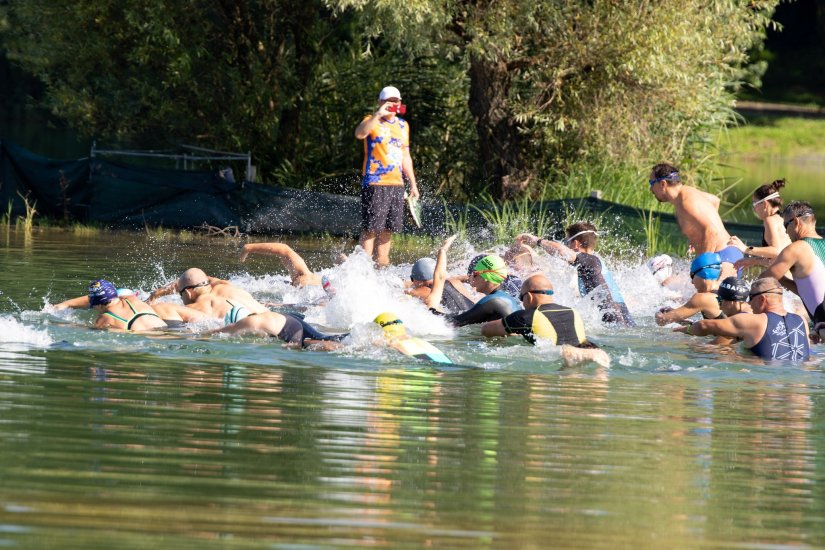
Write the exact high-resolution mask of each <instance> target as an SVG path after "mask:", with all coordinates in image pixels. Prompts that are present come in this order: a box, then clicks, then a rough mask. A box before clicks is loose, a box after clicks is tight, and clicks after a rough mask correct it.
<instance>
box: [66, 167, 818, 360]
mask: <svg viewBox="0 0 825 550" xmlns="http://www.w3.org/2000/svg"><path fill="white" fill-rule="evenodd" d="M784 184H785V183H784V181H783V180H777V181H775V182H773V183H771V184H767V185H763V186H761V187H759V188H758V189H756V191H754V193H753V196H752V198H753V208H754V212H755V213H756V215H757V216H759V218H760V219H762V221H763V223H764V234H763V242H762V243H761V245H760V246H748V245H746V243H744V242H742V241H741V239H739V238H738V237H736V236H731V235H730V234H729V233H728V232H727V230H726V229H725V226H724V224H723V223H722V220H721V218H720V216H719V213H718V207H719V199H718V198H717V197H715V196H714V195H711V194H709V193H706V192H704V191H702V190H700V189H697V188H695V187H692V186H690V185H687V184H685V183H684V182H683V181H682V178H681V176H680V174H679V170H678V169H677V168H676V167H674V166H672V165H669V164H658V165H656V166H654V167H653V170H652V172H651V175H650V179H649V186H650V191H651V193H652V194H653V195H654V196H655V197H656V199H657V200H659V201H660V202H668V203H671V204H673V205H674V207H675V213H676V218H677V221H678V223H679V227H680V229H681V231H682V232H683V234H684V235H685V236H686V237H687V239H688V242H689V244H690V245H691V247H692V249H693V250H695V252H696V254H697V256H696V257H695V259H694V260H693V262H692V263H691V268H690V278H691V281H692V283H693V286H694V287H695V289H696V292H695V294H693V295H692V296H691V297H690V298H689V299H687V301H686V302H685V303H684V304H683V305H681V306H679V307H676V308H670V307H663V308H661V309H660V310H659V312H658V313H657V314H656V321H657V323H658V324H660V325H668V324H673V323H675V324H677V325H678V326H677V327H676V328H674V329H673V330H674V331H677V332H682V333H684V334H687V335H691V336H706V335H713V336H714V337H715V340H714V343H716V344H722V345H731V344H735V343H737V342H742V343H743V345H744V347H745V348H747V349H748V350H750V352H752V353H753V354H754V355H756V356H758V357H761V358H763V359H776V360H785V361H805V360H807V359H808V357H809V355H810V340H811V339H814V340H816V338H817V335H820V336H823V337H825V304H823V302H825V241H823V240H822V238H821V237H820V236H819V235H818V234H817V232H816V216H815V213H814V211H813V208H812V207H811V206H810V204H808V203H807V202H802V201H794V202H792V203H790V204H788V205H787V206H785V207H784V208H783V203H782V198H781V196H780V194H779V190H780V189H781V188H782V187H783V186H784ZM565 233H566V238H565V239H564V240H563V241H560V242H559V241H555V240H552V239H548V238H544V237H540V236H536V235H531V234H521V235H518V237H517V238H516V240H515V242H514V243H513V245H512V247H511V248H510V249H509V250H508V251H507V252H506V253H505V254H504V255H502V256H500V255H497V254H482V255H479V256H476V257H475V258H473V259H472V260H471V261H470V263H469V265H468V267H467V271H466V275H464V274H463V273H461V274H459V275H455V274H453V275H452V276H451V275H449V274H448V272H447V253H448V251H449V249H450V246H451V245H452V242H453V240H454V239H455V236H452V237H449V238H448V239H446V240H445V241H444V243H443V244H442V245H441V247H440V248H439V250H438V252H437V255H436V257H435V258H421V259H419V260H418V261H416V262H415V263H414V264H413V266H412V269H411V272H410V280H409V281H408V282H407V285H406V288H405V292H406V294H408V295H409V296H411V297H413V298H415V299H418V300H421V301H422V302H423V303H424V304H425V306H426V307H427V308H429V310H430V311H431V312H432V313H433V314H434V315H438V316H439V317H441V318H442V319H443V321H444V322H445V323H447V324H449V325H452V326H454V327H461V326H465V325H473V324H477V325H480V330H481V334H482V335H483V336H485V337H488V338H495V337H507V336H511V335H520V336H522V337H523V338H524V340H525V341H526V342H528V343H530V344H534V345H535V344H536V343H538V342H540V341H543V342H547V343H548V344H551V345H556V346H560V354H561V357H562V359H563V361H564V363H565V364H566V365H573V364H578V363H581V362H585V361H592V362H595V363H597V364H600V365H603V366H608V365H609V363H610V358H609V356H608V355H607V353H606V352H605V351H604V350H603V349H601V348H600V347H599V346H597V345H596V344H595V343H593V342H591V341H590V340H589V339H588V337H587V335H586V328H585V324H584V321H583V319H582V316H581V315H580V313H579V312H578V311H576V310H575V309H574V308H571V307H568V306H565V305H562V304H559V303H556V302H555V300H554V286H553V283H552V281H551V280H550V278H549V277H548V276H547V275H546V274H545V273H542V272H535V268H534V267H532V266H533V265H534V262H533V259H534V258H535V257H536V255H537V254H538V251H543V252H544V253H546V254H548V255H552V256H555V257H557V258H560V259H562V260H564V261H565V262H567V263H569V264H570V265H571V266H573V267H574V268H575V270H576V277H577V282H578V288H579V292H580V294H581V296H583V297H588V298H590V299H591V300H593V302H594V304H595V305H596V307H597V308H598V311H599V314H600V319H601V322H602V323H605V324H609V325H613V326H625V327H632V326H635V321H634V319H633V317H632V315H631V312H630V311H629V310H628V307H627V304H626V303H625V300H624V298H623V297H622V294H621V292H620V291H619V288H618V286H617V285H616V283H615V281H614V279H613V276H612V274H611V272H610V270H609V269H608V267H607V265H606V263H605V261H604V260H603V259H602V258H601V257H600V256H599V255H598V254H597V253H596V247H597V244H598V237H599V234H598V230H597V228H596V227H595V226H594V225H593V224H592V223H590V222H587V221H584V222H577V223H573V224H571V225H569V226H568V227H567V228H566V229H565ZM252 255H271V256H275V257H277V258H279V259H280V261H281V262H282V263H283V265H284V266H286V267H287V269H288V271H289V274H290V279H291V283H292V285H294V286H297V287H304V286H321V287H322V288H324V290H325V291H327V294H328V295H330V296H333V295H335V292H336V290H335V289H334V288H333V285H332V284H331V282H330V280H329V279H328V278H327V277H326V276H322V275H321V274H319V273H315V272H313V271H311V270H310V269H309V267H308V266H307V264H306V262H305V261H304V259H303V258H301V256H300V255H299V254H297V253H296V252H295V251H294V250H293V249H292V248H290V247H289V246H288V245H286V244H284V243H249V244H246V245H245V246H244V247H243V249H242V251H241V256H240V259H241V261H242V262H243V261H246V260H247V259H248V258H249V257H250V256H252ZM672 263H673V261H672V259H671V258H670V257H668V256H664V255H663V256H658V257H656V258H653V259H651V260H650V261H649V262H648V268H649V269H650V271H651V273H652V274H653V276H654V278H655V279H656V280H657V281H658V283H659V284H661V285H663V286H668V285H670V284H672V283H673V282H674V279H675V278H676V277H678V275H675V274H673V270H672ZM754 266H759V268H760V269H761V270H762V272H761V273H760V275H759V276H758V277H757V278H756V279H755V280H753V281H752V283H751V284H750V285H748V284H746V282H745V281H744V280H743V279H741V278H739V277H738V276H737V272H741V270H743V269H746V268H750V267H754ZM522 277H523V278H522ZM786 291H789V292H791V293H793V294H796V295H798V296H799V297H800V298H801V303H802V305H804V311H800V312H798V313H797V312H788V311H786V310H785V308H784V295H785V292H786ZM170 294H176V295H178V296H179V297H180V300H181V302H182V303H180V304H179V303H175V302H170V301H167V300H165V299H161V298H162V297H163V296H166V295H170ZM55 307H57V308H58V309H62V308H68V307H74V308H78V307H88V308H94V309H95V310H96V311H97V312H98V313H99V315H98V317H97V319H96V320H95V326H96V327H97V328H106V329H120V330H133V331H134V330H157V329H163V328H165V327H167V326H169V325H170V324H182V323H198V322H201V321H207V320H220V321H223V324H224V326H222V327H221V328H217V329H212V330H211V331H209V333H227V334H242V333H253V334H258V335H263V336H268V337H273V338H277V339H279V340H282V341H284V342H286V344H287V345H288V346H294V347H302V348H313V349H323V350H330V349H335V348H337V347H340V346H341V345H342V343H341V341H342V340H343V339H344V338H346V336H347V334H335V335H331V334H325V333H323V332H321V331H319V330H318V329H316V328H315V327H313V326H312V325H310V324H309V323H307V322H306V321H305V320H304V319H303V317H302V316H301V315H300V314H295V313H281V312H278V311H273V310H272V309H270V307H267V304H262V303H260V302H259V301H258V300H256V299H255V298H254V297H253V296H252V295H251V294H249V293H248V292H247V291H245V290H243V289H241V288H239V287H237V286H236V285H233V284H232V283H230V282H228V281H225V280H221V279H215V278H212V277H209V276H208V275H207V274H206V273H205V272H204V271H203V270H201V269H198V268H191V269H188V270H186V271H185V272H183V273H182V274H181V276H180V277H179V278H178V279H177V280H176V281H173V282H172V283H169V284H167V285H166V286H163V287H161V288H159V289H156V290H155V291H153V292H152V293H151V294H149V296H148V298H147V299H146V301H143V300H140V299H139V297H138V296H137V294H135V293H133V292H130V291H126V290H122V289H120V290H119V289H118V288H117V287H116V285H114V284H113V283H112V282H110V281H108V280H103V279H99V280H96V281H93V282H92V283H91V285H90V286H89V290H88V294H87V295H86V296H82V297H78V298H72V299H70V300H66V301H65V302H61V303H60V304H57V305H56V306H55ZM800 309H801V308H800ZM800 313H801V315H800ZM697 314H701V316H702V317H703V320H701V321H697V322H693V323H691V322H689V319H690V318H691V317H692V316H694V315H697ZM806 316H807V317H808V319H806V318H805V317H806ZM809 322H810V324H811V326H812V327H813V329H814V330H813V332H812V333H811V336H809V329H808V327H809ZM375 323H377V324H378V325H379V326H380V327H381V328H382V329H383V337H384V339H385V341H386V343H388V344H389V345H390V346H391V347H393V348H395V349H397V350H399V351H401V352H402V353H405V354H407V355H410V356H414V357H420V358H422V359H428V360H430V361H434V362H436V363H450V362H451V361H450V359H449V358H448V357H447V356H446V355H444V354H443V353H441V352H440V350H438V349H437V348H435V346H432V345H431V344H429V343H427V342H425V341H423V340H420V339H418V338H415V337H413V336H411V335H409V334H407V332H406V330H405V329H404V326H403V322H402V320H401V319H399V318H398V317H397V316H395V315H394V314H392V313H391V312H382V313H380V314H379V315H378V316H377V317H376V318H375Z"/></svg>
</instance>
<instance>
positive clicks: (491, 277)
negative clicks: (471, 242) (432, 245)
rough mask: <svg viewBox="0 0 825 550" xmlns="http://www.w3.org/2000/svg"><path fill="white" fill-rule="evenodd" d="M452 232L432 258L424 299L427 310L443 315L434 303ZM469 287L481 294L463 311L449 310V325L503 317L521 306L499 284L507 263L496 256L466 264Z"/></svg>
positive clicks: (439, 294) (440, 290)
mask: <svg viewBox="0 0 825 550" xmlns="http://www.w3.org/2000/svg"><path fill="white" fill-rule="evenodd" d="M454 239H455V235H453V236H452V237H449V238H448V239H447V240H446V241H444V244H443V245H442V247H441V249H440V250H439V258H438V260H436V270H435V273H434V277H435V278H434V279H433V291H432V293H430V296H429V297H428V299H427V305H428V306H429V307H430V311H432V312H433V313H436V314H440V315H441V314H443V313H441V312H440V311H438V309H437V308H436V306H438V305H439V304H440V302H441V298H442V296H443V292H444V285H445V282H446V270H447V268H446V255H447V249H449V247H450V245H451V244H452V242H453V240H454ZM469 272H470V286H472V287H473V289H474V290H475V291H476V292H479V293H481V294H484V297H483V298H481V299H480V300H479V301H478V302H476V303H475V304H473V305H472V307H470V308H469V309H467V310H466V311H463V312H461V313H451V314H448V315H446V319H447V321H448V322H449V323H450V324H452V325H453V326H457V327H462V326H464V325H471V324H478V323H485V322H487V321H495V320H496V319H503V318H504V317H506V316H507V315H509V314H511V313H512V312H514V311H517V310H519V309H521V304H520V303H519V302H518V301H517V300H516V299H515V298H514V297H513V296H511V295H510V294H509V293H507V292H506V291H505V290H504V288H503V286H502V283H504V281H505V279H506V278H507V275H508V271H507V265H506V264H505V263H504V260H503V259H502V258H501V257H500V256H496V255H492V254H491V255H488V256H482V257H481V258H479V259H475V258H474V259H473V261H472V262H470V266H469Z"/></svg>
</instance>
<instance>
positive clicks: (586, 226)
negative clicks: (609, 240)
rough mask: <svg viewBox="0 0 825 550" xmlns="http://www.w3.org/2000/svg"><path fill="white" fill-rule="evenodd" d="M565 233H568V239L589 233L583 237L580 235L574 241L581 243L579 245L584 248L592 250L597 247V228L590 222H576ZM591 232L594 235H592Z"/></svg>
mask: <svg viewBox="0 0 825 550" xmlns="http://www.w3.org/2000/svg"><path fill="white" fill-rule="evenodd" d="M564 231H565V233H567V238H568V239H569V238H570V237H571V236H573V235H575V234H577V233H581V232H582V231H587V232H588V233H583V234H582V235H579V236H578V237H576V238H575V239H573V240H575V241H579V244H581V245H582V246H583V247H584V248H592V247H594V246H596V241H597V240H598V235H597V234H596V226H595V225H593V224H592V223H590V222H576V223H574V224H570V225H568V226H567V229H565V230H564ZM591 231H592V233H590V232H591ZM568 244H570V243H568Z"/></svg>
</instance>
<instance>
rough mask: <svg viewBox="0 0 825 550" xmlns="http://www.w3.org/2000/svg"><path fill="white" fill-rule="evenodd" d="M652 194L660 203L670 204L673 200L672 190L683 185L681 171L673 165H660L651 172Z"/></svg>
mask: <svg viewBox="0 0 825 550" xmlns="http://www.w3.org/2000/svg"><path fill="white" fill-rule="evenodd" d="M648 183H649V184H650V192H651V193H653V196H654V197H656V200H657V201H659V202H668V201H669V200H672V199H673V196H674V195H673V194H672V193H671V188H675V187H678V186H680V185H682V178H681V177H680V176H679V169H678V168H676V167H675V166H673V165H672V164H666V163H660V164H657V165H656V166H654V167H653V170H651V171H650V179H649V180H648Z"/></svg>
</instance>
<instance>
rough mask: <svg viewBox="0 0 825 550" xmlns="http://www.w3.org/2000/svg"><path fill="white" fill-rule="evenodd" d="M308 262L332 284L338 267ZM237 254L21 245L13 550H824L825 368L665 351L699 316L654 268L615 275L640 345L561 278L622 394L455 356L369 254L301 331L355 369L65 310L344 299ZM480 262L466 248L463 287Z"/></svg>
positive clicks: (525, 351) (102, 243) (461, 336)
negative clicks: (224, 290)
mask: <svg viewBox="0 0 825 550" xmlns="http://www.w3.org/2000/svg"><path fill="white" fill-rule="evenodd" d="M295 244H296V246H297V247H298V248H299V249H300V250H301V251H302V252H303V253H305V254H306V255H307V258H308V260H309V262H310V264H311V266H312V267H313V268H318V269H320V268H328V267H329V265H330V264H329V263H327V260H326V251H324V250H322V249H320V248H319V247H318V246H317V245H313V244H312V243H308V242H298V243H295ZM237 252H238V249H237V244H236V243H235V242H232V241H223V240H204V239H191V240H188V241H186V242H181V241H177V240H173V239H161V238H153V237H150V236H147V235H143V234H130V233H101V234H97V235H91V236H85V237H84V236H76V235H73V234H71V233H61V232H55V231H49V232H43V233H35V234H34V235H31V236H25V235H23V234H22V233H19V232H15V231H0V265H2V266H3V269H2V270H0V393H2V395H0V545H2V546H12V547H52V548H61V547H72V548H80V547H83V548H91V547H105V548H145V547H152V546H154V547H160V548H178V547H192V548H194V547H197V548H209V547H238V548H250V547H268V548H288V549H296V548H301V549H304V548H342V547H359V548H360V547H365V546H369V547H379V548H420V547H433V548H514V547H519V548H546V547H562V548H585V547H587V548H617V547H634V548H635V547H640V546H641V547H655V548H683V547H745V548H790V547H794V548H799V547H803V548H804V547H810V548H813V547H822V546H823V545H825V521H824V520H823V518H825V483H823V477H825V391H823V383H825V374H823V369H822V355H821V350H820V353H819V354H817V356H816V358H815V359H814V360H813V361H811V362H810V363H809V364H806V365H802V366H788V365H772V366H769V365H765V364H763V363H761V362H758V361H754V360H749V359H743V358H741V357H740V356H738V355H736V354H731V353H728V354H724V353H720V350H719V349H717V348H713V347H710V346H707V345H704V344H703V343H702V342H701V340H700V339H690V338H688V337H686V336H683V335H678V334H672V333H671V332H670V331H669V329H667V328H662V327H656V326H655V323H654V322H653V319H652V315H653V312H654V311H655V310H656V309H657V308H658V307H659V306H660V305H662V304H663V303H667V302H668V300H669V299H670V300H671V301H672V300H675V299H677V298H678V297H677V296H674V295H670V294H667V293H666V292H665V291H663V290H662V289H661V288H660V287H658V286H657V285H656V284H655V283H654V282H653V279H652V278H651V277H650V275H649V274H648V273H647V272H646V270H645V268H644V267H640V266H638V265H636V264H637V263H638V262H637V261H632V262H628V264H627V265H621V264H617V265H616V266H615V272H616V274H617V277H618V279H619V285H620V287H621V288H622V290H623V291H624V293H625V297H626V299H627V301H628V305H629V307H630V309H631V311H632V312H633V313H634V314H635V315H636V318H637V321H639V325H640V326H639V327H638V328H635V329H619V330H612V329H608V328H606V327H603V326H601V325H600V324H599V323H598V321H597V318H598V315H597V312H596V311H595V310H594V309H593V308H592V307H590V305H589V304H588V303H586V302H583V301H580V300H579V299H577V298H575V297H574V286H575V283H574V282H573V281H574V278H573V274H572V271H571V269H570V268H569V267H567V266H563V265H560V264H559V263H557V262H555V261H551V260H546V261H545V262H544V264H543V268H544V269H545V270H546V271H547V272H548V273H549V274H550V275H551V277H552V278H553V280H554V281H555V284H556V289H557V296H558V301H559V302H561V303H565V304H571V305H575V306H577V307H579V308H580V309H581V311H582V313H583V315H584V317H585V322H586V324H587V326H588V332H589V334H590V335H591V337H592V338H593V339H594V340H596V341H598V342H599V343H601V344H602V345H603V346H604V347H605V349H606V350H607V351H608V352H609V354H610V355H611V357H612V360H613V364H612V367H611V368H610V369H600V368H597V367H595V366H585V367H581V368H577V369H573V370H561V369H560V367H561V362H560V360H559V356H558V352H557V351H556V350H555V349H554V348H551V347H536V348H533V347H530V346H528V345H526V344H525V343H524V342H522V341H521V340H520V339H516V338H513V339H511V340H510V341H507V342H503V341H500V340H499V341H489V342H484V341H482V339H481V338H480V335H479V332H478V328H473V327H470V328H463V329H460V330H459V331H457V332H454V331H452V330H451V329H448V328H447V327H445V326H444V325H443V324H442V323H441V321H440V320H439V319H437V318H434V317H433V316H431V315H430V314H429V313H428V312H426V311H425V309H424V308H423V306H421V305H418V304H416V303H414V302H410V301H406V300H404V299H403V298H402V297H401V294H400V290H399V289H400V285H401V280H402V278H405V277H406V276H407V274H408V272H409V271H408V269H409V265H406V267H397V268H392V269H390V270H388V271H384V272H381V273H376V272H375V271H374V270H372V268H371V266H370V265H369V263H368V262H367V261H366V259H365V258H364V257H362V256H358V255H355V256H353V257H351V258H350V259H349V260H348V261H347V262H345V263H344V264H343V265H341V266H338V267H335V268H333V269H329V271H328V272H329V275H330V277H331V279H332V280H333V283H334V285H335V286H336V288H337V289H338V294H337V295H336V297H335V298H334V299H333V300H332V302H330V303H329V305H327V306H326V307H319V306H309V307H302V308H301V309H302V310H303V311H304V312H305V313H306V315H307V319H308V320H309V321H311V322H313V323H316V324H319V325H321V326H323V327H325V328H327V329H329V330H352V331H353V336H352V337H351V339H350V340H349V341H348V343H347V345H346V347H345V348H344V349H343V350H342V351H339V352H334V353H323V352H310V351H296V350H287V349H284V348H282V347H281V346H280V345H279V344H278V343H277V342H274V341H269V340H263V339H260V338H251V337H245V338H219V337H209V338H207V337H203V336H198V335H197V334H194V333H189V332H173V333H169V334H167V335H162V336H157V335H155V336H149V335H139V334H125V333H110V332H101V331H95V330H91V329H90V328H89V327H90V321H91V314H90V312H88V311H69V312H66V311H63V312H56V311H54V310H52V309H51V308H49V307H48V305H47V304H48V303H49V302H51V303H54V302H57V301H60V300H63V299H65V298H68V297H72V296H78V295H81V294H83V292H84V290H85V288H86V285H87V284H88V282H89V281H90V280H91V279H93V278H97V277H101V276H106V277H108V278H111V279H112V280H114V281H116V282H117V283H118V284H119V285H120V286H127V287H131V288H134V289H137V290H139V291H147V290H150V289H151V288H152V287H154V286H155V285H159V284H162V283H165V282H167V281H169V280H172V279H173V278H174V277H176V275H177V274H178V273H179V272H180V271H181V270H182V269H184V268H186V267H190V266H192V265H198V266H201V267H203V268H204V269H205V270H207V272H208V273H210V274H212V275H216V276H221V277H226V278H229V279H230V280H231V281H232V282H233V283H235V284H238V285H239V286H242V287H244V288H246V289H248V290H249V291H251V292H252V293H253V294H255V295H256V296H257V297H259V298H260V299H262V300H273V301H280V302H287V303H290V304H294V306H284V307H285V308H289V307H298V305H300V304H307V303H311V302H313V301H315V300H317V299H318V298H320V297H321V291H320V290H319V289H302V290H297V289H293V288H292V287H290V286H289V285H288V284H287V279H286V277H285V275H284V271H283V270H282V269H281V268H280V266H278V265H277V264H276V263H274V262H273V261H271V259H269V258H266V257H256V258H254V259H253V260H250V261H249V262H248V263H247V264H243V265H241V264H239V263H238V262H237V260H236V258H237ZM473 252H474V251H473V250H472V249H471V248H469V247H466V246H463V245H461V244H459V243H457V245H455V246H454V253H455V257H454V258H453V259H454V260H455V264H454V266H455V269H456V271H460V270H463V269H464V265H465V264H466V258H467V257H469V256H470V255H471V254H472V253H473ZM413 259H414V258H397V260H398V261H401V260H406V261H410V260H413ZM680 268H684V266H682V265H680ZM686 278H687V277H685V279H686ZM388 309H389V310H393V311H395V312H396V313H398V314H399V315H400V316H401V317H402V318H403V319H404V320H405V323H406V325H407V326H408V328H409V330H410V331H411V332H414V333H416V334H417V335H420V336H422V337H425V338H427V339H428V340H430V341H432V342H433V343H435V344H436V345H438V346H439V347H440V348H441V349H443V350H444V351H445V352H446V353H447V355H449V356H450V357H452V358H453V360H454V361H455V362H456V363H457V364H459V365H462V366H457V367H452V368H439V369H437V368H433V367H431V366H429V365H427V364H424V363H422V362H419V361H417V360H413V359H407V358H404V357H402V356H399V355H398V354H396V353H395V352H392V351H389V350H387V349H384V348H383V347H375V346H373V342H374V339H375V336H376V335H377V332H376V331H377V329H376V327H375V326H374V325H371V324H370V323H369V321H370V319H372V318H373V317H374V316H375V315H376V314H377V313H379V312H381V311H383V310H388ZM196 328H202V327H196Z"/></svg>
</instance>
